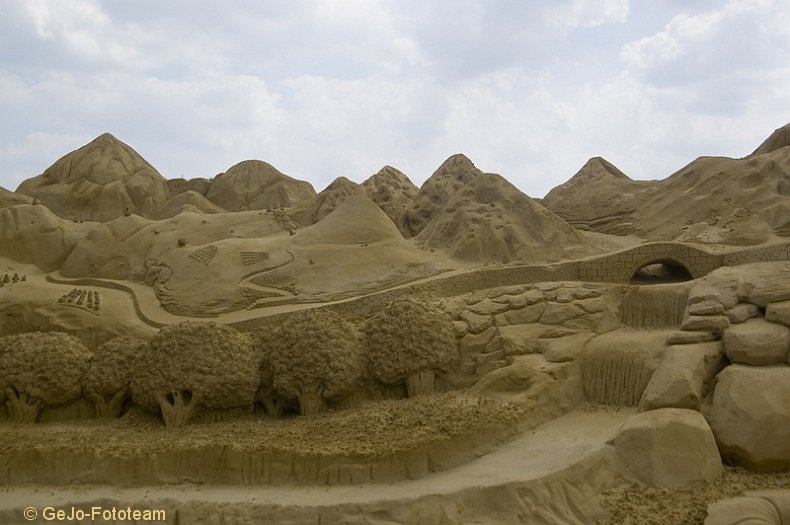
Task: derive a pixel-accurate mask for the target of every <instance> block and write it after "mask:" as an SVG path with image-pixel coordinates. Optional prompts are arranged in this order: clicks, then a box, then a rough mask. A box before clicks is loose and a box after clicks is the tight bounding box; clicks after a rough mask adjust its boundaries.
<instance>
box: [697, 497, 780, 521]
mask: <svg viewBox="0 0 790 525" xmlns="http://www.w3.org/2000/svg"><path fill="white" fill-rule="evenodd" d="M783 523H790V490H780V489H775V490H758V491H748V492H746V493H745V494H744V495H743V496H735V497H732V498H726V499H723V500H719V501H717V502H715V503H711V504H710V505H708V516H707V518H705V525H782V524H783Z"/></svg>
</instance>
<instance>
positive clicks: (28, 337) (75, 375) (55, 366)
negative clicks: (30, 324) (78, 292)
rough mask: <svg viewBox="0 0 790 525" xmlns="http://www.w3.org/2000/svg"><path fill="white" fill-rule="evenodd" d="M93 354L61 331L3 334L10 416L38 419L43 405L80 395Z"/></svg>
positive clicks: (3, 382) (3, 392)
mask: <svg viewBox="0 0 790 525" xmlns="http://www.w3.org/2000/svg"><path fill="white" fill-rule="evenodd" d="M90 356H91V352H90V350H88V349H87V348H85V346H84V345H83V344H82V343H81V342H80V340H79V339H77V338H76V337H74V336H71V335H68V334H64V333H61V332H47V333H41V332H33V333H27V334H17V335H9V336H6V337H2V338H0V400H3V401H5V403H6V406H7V407H8V417H9V420H11V421H12V422H17V423H35V422H36V420H37V419H38V415H39V412H40V411H41V409H42V408H43V407H45V406H56V405H62V404H65V403H68V402H70V401H74V400H76V399H78V398H79V397H80V396H81V395H82V384H81V381H80V379H81V378H82V374H83V372H84V371H85V365H86V363H87V362H88V359H89V358H90Z"/></svg>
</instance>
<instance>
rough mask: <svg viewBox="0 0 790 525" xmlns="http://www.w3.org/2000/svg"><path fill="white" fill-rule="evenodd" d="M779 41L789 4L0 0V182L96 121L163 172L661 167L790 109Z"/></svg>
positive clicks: (539, 175) (86, 137)
mask: <svg viewBox="0 0 790 525" xmlns="http://www.w3.org/2000/svg"><path fill="white" fill-rule="evenodd" d="M788 57H790V0H730V1H726V0H722V1H708V0H682V1H681V0H639V1H636V0H635V1H629V0H598V1H594V0H551V1H550V0H534V1H529V2H526V1H522V0H512V1H508V0H454V1H449V0H448V1H442V2H440V1H430V0H429V1H423V2H417V1H405V0H404V1H387V0H310V1H307V0H305V1H298V0H295V1H292V2H286V1H273V0H272V1H254V0H246V1H234V0H228V1H226V2H217V1H216V0H211V1H207V0H190V1H186V0H167V1H165V2H163V1H161V0H135V1H110V0H106V1H100V0H84V1H78V0H0V122H2V125H0V185H1V186H4V187H6V188H9V189H15V188H16V187H17V185H18V184H19V183H20V182H21V181H22V180H23V179H25V178H28V177H31V176H35V175H37V174H39V173H41V172H42V171H43V170H44V169H45V168H46V167H47V166H49V165H50V164H52V163H53V162H54V161H55V160H57V158H59V157H60V156H62V155H64V154H65V153H67V152H69V151H71V150H73V149H75V148H77V147H79V146H81V145H83V144H85V143H87V142H89V141H90V140H92V139H93V138H94V137H96V136H97V135H99V134H101V133H103V132H105V131H109V132H111V133H113V134H114V135H115V136H116V137H118V138H119V139H121V140H123V141H124V142H126V143H127V144H129V145H131V146H132V147H133V148H135V149H136V150H137V151H138V152H139V153H140V154H142V155H143V156H144V157H145V158H146V159H147V160H148V161H149V162H151V163H152V164H153V165H154V166H156V167H157V169H159V171H160V172H161V173H162V174H163V175H164V176H165V177H168V178H175V177H180V176H184V177H187V178H189V177H211V176H214V175H216V174H217V173H219V172H222V171H225V170H226V169H227V168H229V167H230V166H231V165H233V164H235V163H236V162H239V161H241V160H244V159H250V158H254V159H262V160H266V161H268V162H270V163H272V164H273V165H275V166H276V167H277V168H278V169H280V171H282V172H284V173H286V174H288V175H291V176H294V177H297V178H300V179H306V180H309V181H310V182H312V183H313V185H314V186H316V189H318V190H320V189H322V188H323V187H325V186H326V185H327V184H328V183H329V182H331V181H332V180H333V179H334V178H336V177H339V176H346V177H348V178H350V179H351V180H354V181H357V182H361V181H362V180H364V179H365V178H367V177H368V176H370V175H371V174H373V173H375V172H376V171H378V169H379V168H381V167H382V166H383V165H385V164H390V165H392V166H395V167H397V168H399V169H400V170H402V171H403V172H405V173H406V174H407V175H408V176H409V177H410V178H411V179H412V180H413V181H415V183H417V184H419V183H421V182H422V181H424V180H425V179H426V178H427V177H428V176H430V174H431V173H432V172H433V171H434V170H435V169H436V168H437V167H438V166H439V165H440V164H441V163H442V161H443V160H444V159H446V158H447V157H448V156H450V155H451V154H453V153H457V152H463V153H465V154H466V155H467V156H469V157H470V158H471V159H472V160H473V161H474V162H475V163H476V164H477V166H478V167H479V168H480V169H482V170H484V171H490V172H496V173H500V174H502V175H504V176H505V177H507V178H508V179H509V180H511V181H512V182H513V183H514V184H516V185H517V186H518V187H519V188H520V189H521V190H523V191H525V192H526V193H528V194H530V195H532V196H538V197H539V196H542V195H543V194H545V193H546V192H547V191H548V190H549V189H551V188H552V187H553V186H555V185H557V184H561V183H562V182H564V181H565V180H567V179H568V178H569V177H571V176H572V175H573V174H574V173H575V172H576V171H577V170H578V169H579V168H580V167H581V166H582V165H583V164H584V163H585V162H586V160H587V159H588V158H590V157H593V156H597V155H600V156H603V157H605V158H607V159H608V160H610V161H611V162H613V163H614V164H615V165H617V166H618V167H619V168H620V169H622V170H623V171H624V172H625V173H627V174H628V175H629V176H631V177H632V178H638V179H650V178H664V177H666V176H668V175H670V174H671V173H672V172H674V171H676V170H677V169H679V168H681V167H682V166H683V165H685V164H686V163H688V162H689V161H691V160H692V159H694V158H695V157H697V156H700V155H726V156H733V157H740V156H743V155H746V154H748V153H750V152H751V151H752V150H753V149H755V148H756V147H757V146H758V145H759V143H760V142H761V141H762V140H763V139H764V138H765V137H767V136H768V135H769V134H770V133H771V131H773V130H774V129H775V128H777V127H779V126H782V125H784V124H786V123H788V122H790V58H788Z"/></svg>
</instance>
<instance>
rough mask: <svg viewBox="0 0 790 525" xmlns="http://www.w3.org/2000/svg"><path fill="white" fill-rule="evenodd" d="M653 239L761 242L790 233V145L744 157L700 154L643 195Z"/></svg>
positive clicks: (646, 227)
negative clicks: (680, 236)
mask: <svg viewBox="0 0 790 525" xmlns="http://www.w3.org/2000/svg"><path fill="white" fill-rule="evenodd" d="M639 208H640V215H639V218H638V221H637V224H638V225H639V228H640V230H641V231H643V232H644V236H645V237H647V238H649V239H675V238H678V233H679V232H682V231H683V230H684V227H685V230H687V231H686V232H685V234H684V235H683V237H682V238H684V239H689V240H699V241H703V242H721V243H726V244H745V245H748V244H756V243H759V242H765V241H768V240H771V237H772V236H773V234H774V233H776V234H779V235H788V234H790V148H781V149H777V150H774V151H769V152H767V153H763V154H759V155H754V156H752V157H747V158H745V159H731V158H727V157H701V158H698V159H696V160H694V161H693V162H691V163H690V164H689V165H688V166H686V167H684V168H683V169H681V170H680V171H678V172H676V173H674V174H673V175H672V176H670V177H669V178H667V179H665V180H663V181H661V182H660V183H659V185H658V187H657V189H656V190H655V191H654V192H651V193H650V194H647V195H645V196H644V198H643V199H642V200H641V205H640V207H639Z"/></svg>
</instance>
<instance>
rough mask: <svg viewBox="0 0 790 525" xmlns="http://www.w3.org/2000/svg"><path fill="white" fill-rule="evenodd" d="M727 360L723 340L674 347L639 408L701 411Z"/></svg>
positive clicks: (666, 355) (650, 383)
mask: <svg viewBox="0 0 790 525" xmlns="http://www.w3.org/2000/svg"><path fill="white" fill-rule="evenodd" d="M724 362H725V359H724V351H723V348H722V344H721V342H720V341H711V342H705V343H696V344H685V345H673V346H670V347H669V348H667V350H666V352H665V353H664V357H663V359H662V360H661V364H659V365H658V368H656V371H655V373H653V376H652V377H651V378H650V382H649V383H648V384H647V386H646V387H645V390H644V392H643V393H642V399H641V400H640V401H639V408H640V409H641V410H654V409H657V408H689V409H692V410H699V409H700V404H701V402H702V399H703V398H704V397H705V395H707V393H708V391H709V390H710V388H711V386H712V384H713V380H714V378H715V377H716V374H717V373H718V372H719V371H720V370H721V369H722V368H723V367H724Z"/></svg>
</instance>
